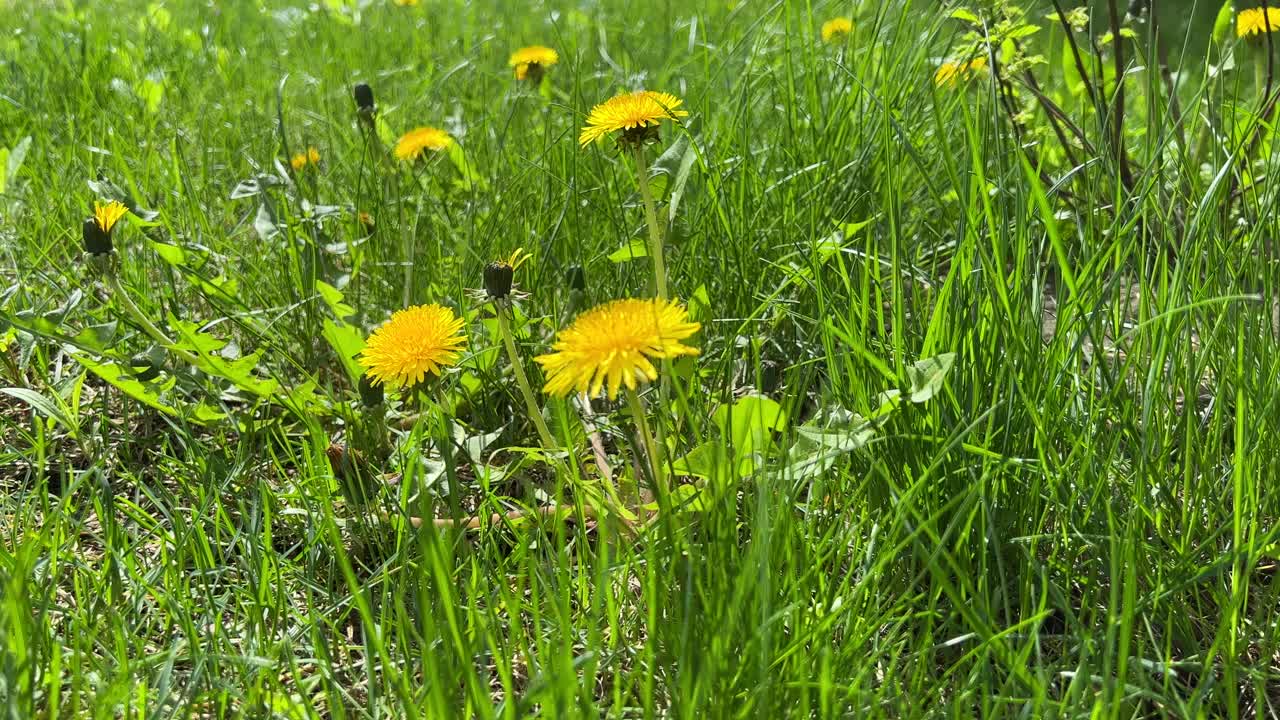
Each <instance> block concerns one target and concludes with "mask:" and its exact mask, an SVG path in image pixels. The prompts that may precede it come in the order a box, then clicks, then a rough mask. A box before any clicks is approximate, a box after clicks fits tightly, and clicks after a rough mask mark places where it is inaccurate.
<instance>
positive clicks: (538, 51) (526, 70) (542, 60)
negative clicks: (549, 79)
mask: <svg viewBox="0 0 1280 720" xmlns="http://www.w3.org/2000/svg"><path fill="white" fill-rule="evenodd" d="M558 62H560V55H559V54H557V53H556V51H555V50H552V49H551V48H549V47H543V46H541V45H530V46H529V47H523V48H520V49H519V50H517V51H515V52H513V53H511V59H510V60H508V61H507V64H508V65H510V66H511V67H513V68H515V70H516V79H517V80H524V79H525V78H531V79H537V78H541V76H542V71H543V70H546V69H547V68H549V67H551V66H552V65H555V64H556V63H558Z"/></svg>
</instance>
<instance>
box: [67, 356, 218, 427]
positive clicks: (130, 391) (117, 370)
mask: <svg viewBox="0 0 1280 720" xmlns="http://www.w3.org/2000/svg"><path fill="white" fill-rule="evenodd" d="M72 357H74V358H75V360H76V362H78V363H80V364H81V365H82V366H84V368H85V369H86V370H88V371H89V372H91V373H93V374H94V375H97V376H98V377H100V378H102V379H103V380H105V381H107V382H108V383H109V384H111V385H112V386H114V387H115V388H116V389H117V390H120V391H121V392H123V393H124V394H125V395H128V396H129V397H131V398H133V399H134V400H137V401H138V402H140V403H142V404H143V405H146V406H147V407H150V408H153V409H155V410H159V411H160V412H162V413H165V414H167V415H174V416H178V415H180V414H181V413H179V412H178V410H177V408H175V407H173V406H171V405H168V404H166V403H165V402H164V401H162V400H161V399H160V393H162V392H164V391H166V390H168V389H169V388H171V387H173V384H174V380H173V378H172V377H169V378H168V379H166V380H165V381H163V382H159V383H143V382H142V381H140V380H138V379H137V378H135V377H133V376H132V374H131V373H129V371H128V370H126V369H124V368H121V367H120V366H119V365H117V364H116V363H114V362H98V361H97V360H94V359H93V358H91V357H89V356H88V355H86V354H84V353H75V354H73V355H72ZM209 419H212V418H209Z"/></svg>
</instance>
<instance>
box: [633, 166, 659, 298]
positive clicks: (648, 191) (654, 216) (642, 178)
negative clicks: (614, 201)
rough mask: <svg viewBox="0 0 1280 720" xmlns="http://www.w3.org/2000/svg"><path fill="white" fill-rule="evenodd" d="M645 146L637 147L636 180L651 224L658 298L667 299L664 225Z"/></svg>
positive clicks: (652, 252) (650, 247) (650, 244)
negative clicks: (651, 184)
mask: <svg viewBox="0 0 1280 720" xmlns="http://www.w3.org/2000/svg"><path fill="white" fill-rule="evenodd" d="M644 153H645V150H644V148H643V147H637V148H636V149H635V158H636V181H637V182H638V183H639V184H640V197H641V198H643V199H644V216H645V221H646V224H647V225H648V226H649V256H650V257H652V258H653V282H654V285H656V286H657V292H658V299H660V300H666V299H667V264H666V260H665V259H664V258H663V255H662V226H661V225H659V224H658V209H657V206H656V204H655V203H654V201H653V189H652V188H650V187H649V164H648V162H646V160H645V156H644Z"/></svg>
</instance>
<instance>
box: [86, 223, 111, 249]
mask: <svg viewBox="0 0 1280 720" xmlns="http://www.w3.org/2000/svg"><path fill="white" fill-rule="evenodd" d="M84 251H85V252H86V253H89V254H90V255H95V256H96V255H110V254H111V233H109V232H107V231H106V230H103V229H102V228H101V227H100V226H99V225H98V221H97V220H96V219H94V218H85V221H84Z"/></svg>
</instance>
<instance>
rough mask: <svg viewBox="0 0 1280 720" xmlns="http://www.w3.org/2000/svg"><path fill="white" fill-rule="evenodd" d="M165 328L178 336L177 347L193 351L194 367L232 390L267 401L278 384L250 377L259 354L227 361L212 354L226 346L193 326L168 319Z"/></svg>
mask: <svg viewBox="0 0 1280 720" xmlns="http://www.w3.org/2000/svg"><path fill="white" fill-rule="evenodd" d="M169 324H170V326H171V327H173V328H174V329H175V330H176V331H177V333H178V338H179V341H178V344H177V347H179V348H182V349H185V350H190V351H193V354H194V355H195V357H196V363H197V367H198V368H199V369H200V370H202V371H204V372H205V373H206V374H208V375H212V376H213V377H218V378H222V379H224V380H227V381H228V382H230V383H231V384H233V385H235V386H236V387H238V388H240V389H241V390H244V391H246V392H249V393H252V394H254V395H257V396H259V397H263V398H271V397H272V396H273V395H274V394H275V392H276V390H277V389H278V388H279V386H280V384H279V383H278V382H276V381H275V380H264V379H262V378H260V377H258V376H256V375H254V373H253V370H254V369H255V368H256V367H257V366H258V359H259V358H261V357H262V351H261V350H259V351H257V352H253V353H250V354H248V355H245V356H244V357H241V358H238V359H236V360H227V359H225V358H223V357H221V356H219V355H217V354H214V353H215V351H217V350H220V349H221V348H223V347H225V346H226V344H227V342H226V341H225V340H221V339H219V338H216V337H214V336H212V335H209V334H208V333H203V332H200V331H199V329H198V326H197V325H196V324H195V323H189V322H184V321H182V320H179V319H178V318H176V317H174V316H173V315H172V314H170V315H169Z"/></svg>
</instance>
